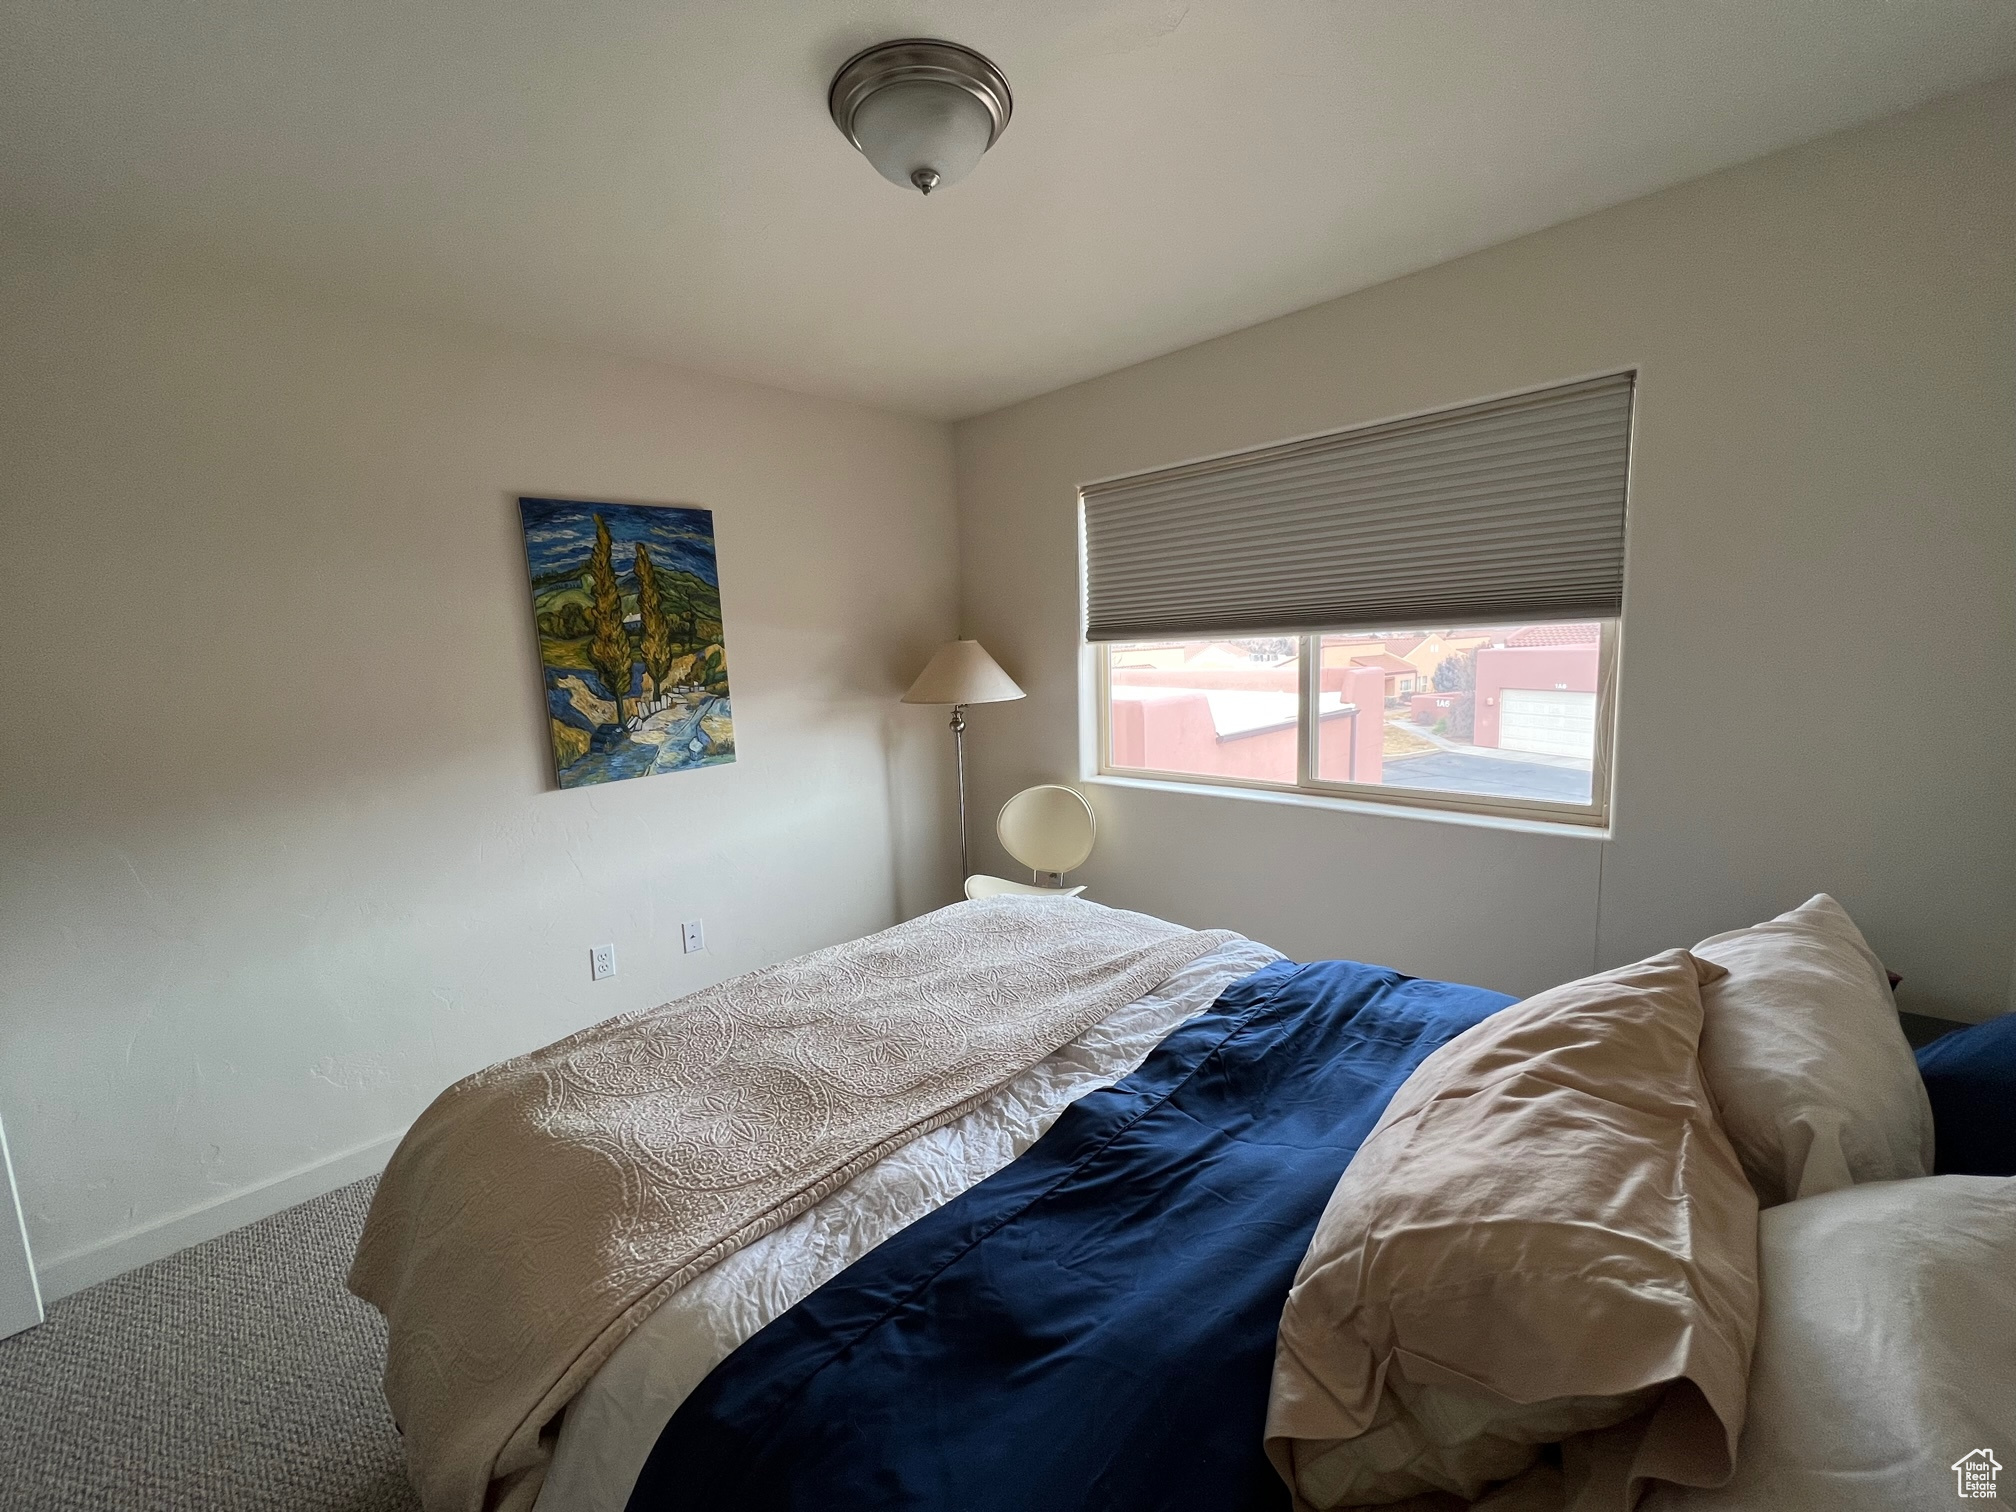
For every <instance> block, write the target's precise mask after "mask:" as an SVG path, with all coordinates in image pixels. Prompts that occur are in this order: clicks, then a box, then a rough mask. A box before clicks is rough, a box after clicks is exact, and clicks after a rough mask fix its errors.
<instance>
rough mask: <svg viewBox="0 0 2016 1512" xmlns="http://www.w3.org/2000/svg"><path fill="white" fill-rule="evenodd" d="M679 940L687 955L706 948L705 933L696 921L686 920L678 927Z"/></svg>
mask: <svg viewBox="0 0 2016 1512" xmlns="http://www.w3.org/2000/svg"><path fill="white" fill-rule="evenodd" d="M679 939H680V943H682V944H683V945H684V946H685V947H686V954H688V955H692V954H693V953H694V952H695V951H696V950H705V949H706V948H707V931H706V930H705V929H703V928H702V927H701V925H700V921H699V920H698V919H688V920H687V921H686V922H685V923H684V924H681V925H680V926H679Z"/></svg>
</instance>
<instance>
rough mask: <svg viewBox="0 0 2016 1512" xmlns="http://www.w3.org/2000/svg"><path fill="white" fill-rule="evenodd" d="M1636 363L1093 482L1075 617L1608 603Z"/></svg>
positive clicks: (1496, 610)
mask: <svg viewBox="0 0 2016 1512" xmlns="http://www.w3.org/2000/svg"><path fill="white" fill-rule="evenodd" d="M1631 396H1632V377H1631V375H1630V374H1628V373H1625V374H1620V375H1618V376H1615V377H1607V378H1594V379H1589V380H1587V381H1585V382H1580V383H1571V384H1564V385H1562V386H1561V387H1559V388H1552V389H1546V390H1542V391H1540V392H1538V393H1530V394H1520V395H1516V396H1514V397H1513V398H1509V399H1493V400H1489V401H1487V402H1485V403H1482V404H1472V405H1466V406H1464V407H1463V408H1460V409H1451V410H1443V411H1440V412H1438V413H1436V414H1432V415H1419V416H1415V417H1414V418H1412V419H1407V420H1394V421H1388V422H1385V423H1382V424H1378V425H1368V426H1363V427H1360V428H1358V429H1356V430H1347V431H1336V432H1333V433H1331V434H1329V435H1325V436H1314V437H1310V438H1308V439H1306V440H1302V441H1292V442H1288V443H1286V444H1284V445H1281V446H1268V447H1262V448H1259V449H1257V450H1254V451H1247V452H1240V453H1237V454H1235V455H1233V456H1227V457H1216V458H1213V459H1211V460H1209V461H1205V462H1192V463H1187V464H1185V465H1183V466H1180V467H1171V468H1165V469H1162V470H1161V471H1158V472H1150V473H1139V474H1136V475H1135V476H1133V477H1128V478H1115V479H1112V480H1110V481H1108V482H1104V483H1095V484H1092V485H1090V486H1088V487H1086V488H1085V489H1084V490H1083V491H1082V496H1083V499H1084V507H1085V591H1086V604H1085V621H1086V630H1085V633H1086V637H1087V639H1089V640H1094V641H1116V640H1174V639H1182V638H1188V637H1196V636H1217V635H1272V634H1297V633H1301V632H1305V631H1315V630H1348V629H1354V628H1364V627H1368V626H1381V627H1388V628H1392V627H1401V626H1407V625H1436V624H1445V625H1455V624H1491V623H1502V622H1510V621H1521V620H1561V619H1604V618H1609V617H1612V616H1615V615H1617V614H1618V613H1619V612H1620V611H1621V609H1622V606H1623V600H1624V483H1625V475H1626V471H1627V468H1628V465H1629V460H1630V446H1631Z"/></svg>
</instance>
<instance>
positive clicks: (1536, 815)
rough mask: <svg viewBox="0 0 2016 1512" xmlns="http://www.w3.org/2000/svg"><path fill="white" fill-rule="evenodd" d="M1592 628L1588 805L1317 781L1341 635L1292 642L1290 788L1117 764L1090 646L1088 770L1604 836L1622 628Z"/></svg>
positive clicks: (1105, 690)
mask: <svg viewBox="0 0 2016 1512" xmlns="http://www.w3.org/2000/svg"><path fill="white" fill-rule="evenodd" d="M1597 623H1598V626H1599V631H1598V636H1597V654H1596V751H1595V757H1594V760H1593V762H1592V763H1591V768H1590V773H1589V802H1587V803H1555V802H1550V801H1547V800H1544V799H1539V798H1494V797H1491V796H1489V795H1486V794H1481V793H1480V794H1472V793H1449V792H1437V791H1433V790H1430V789H1427V788H1407V787H1394V786H1388V785H1386V784H1384V783H1376V782H1336V781H1326V780H1324V779H1323V778H1320V777H1318V776H1317V775H1316V724H1317V722H1316V720H1315V719H1312V718H1311V717H1310V711H1311V710H1312V709H1315V708H1317V707H1319V706H1320V704H1321V699H1320V698H1319V697H1317V690H1318V687H1319V685H1320V680H1321V675H1322V654H1321V643H1322V640H1323V635H1324V634H1339V633H1346V632H1337V631H1330V632H1321V633H1308V634H1304V635H1300V636H1297V637H1296V640H1297V641H1298V642H1299V655H1300V660H1299V662H1298V666H1299V667H1300V668H1301V673H1302V675H1301V679H1300V682H1299V685H1298V691H1297V696H1296V701H1295V722H1296V730H1297V738H1296V743H1295V744H1296V760H1295V781H1293V782H1292V783H1289V782H1267V781H1265V780H1263V779H1260V778H1257V777H1227V776H1221V775H1218V774H1215V773H1212V774H1203V773H1197V772H1164V771H1157V770H1153V769H1150V768H1145V767H1122V766H1115V765H1114V764H1113V656H1112V644H1110V643H1102V642H1094V643H1092V644H1091V645H1090V647H1089V648H1088V649H1090V651H1091V652H1092V653H1093V673H1094V683H1095V687H1094V701H1095V703H1096V706H1097V711H1096V718H1097V731H1096V735H1095V739H1096V741H1097V747H1096V749H1095V751H1094V753H1093V759H1094V771H1095V773H1096V775H1098V776H1100V777H1112V778H1117V779H1121V780H1126V779H1130V778H1133V779H1142V780H1146V781H1150V782H1170V783H1181V784H1184V785H1186V786H1190V787H1200V788H1218V789H1225V790H1228V794H1229V795H1230V796H1240V795H1241V793H1242V790H1245V791H1250V792H1253V793H1256V794H1257V793H1299V794H1301V795H1303V796H1305V797H1312V798H1341V799H1349V800H1351V801H1353V802H1363V803H1371V804H1379V805H1382V806H1385V807H1388V808H1391V809H1394V810H1396V811H1401V812H1405V811H1406V810H1409V809H1414V810H1419V809H1428V810H1433V811H1437V812H1440V813H1444V814H1454V815H1463V814H1476V815H1484V816H1487V817H1490V818H1495V819H1515V820H1525V821H1529V822H1534V823H1541V824H1561V825H1573V826H1576V827H1578V828H1585V829H1599V830H1607V829H1608V828H1609V825H1610V809H1611V759H1612V756H1613V753H1614V751H1615V748H1616V729H1617V663H1618V659H1619V651H1620V649H1621V644H1622V640H1623V622H1622V621H1621V620H1615V619H1606V620H1599V621H1598V622H1597ZM1380 628H1382V629H1394V630H1402V629H1407V628H1410V627H1406V626H1397V625H1396V626H1381V627H1380ZM1411 628H1415V629H1431V628H1432V629H1436V630H1446V629H1448V628H1449V627H1448V626H1446V625H1435V626H1415V627H1411ZM1385 712H1386V711H1385V708H1384V704H1383V700H1382V703H1381V707H1380V709H1379V710H1378V713H1379V717H1380V720H1381V722H1382V723H1383V722H1384V720H1385Z"/></svg>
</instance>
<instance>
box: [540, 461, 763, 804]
mask: <svg viewBox="0 0 2016 1512" xmlns="http://www.w3.org/2000/svg"><path fill="white" fill-rule="evenodd" d="M518 517H519V522H520V523H521V524H522V525H523V526H524V530H525V562H526V567H527V570H528V571H529V572H530V573H531V576H532V618H533V623H534V624H535V625H536V626H537V628H538V634H539V664H540V669H541V673H542V675H543V677H544V679H545V688H546V722H547V727H548V729H549V730H550V731H551V733H552V739H553V770H554V773H555V775H556V776H557V777H558V779H559V783H560V786H561V787H563V788H572V787H586V786H588V785H589V784H591V783H597V782H618V781H621V780H622V779H623V778H625V777H650V776H653V775H655V774H656V773H659V772H679V771H684V770H686V769H687V768H689V767H702V766H716V765H719V764H720V763H722V762H726V761H733V760H734V759H735V717H734V710H733V707H732V705H731V704H730V702H729V696H728V653H727V651H726V649H725V648H724V646H723V644H722V631H721V578H720V574H719V572H718V571H717V570H716V567H715V562H714V514H713V511H712V510H707V509H692V508H688V507H686V506H684V505H672V504H595V503H588V502H585V501H583V500H579V499H528V498H521V499H519V501H518Z"/></svg>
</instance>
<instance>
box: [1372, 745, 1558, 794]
mask: <svg viewBox="0 0 2016 1512" xmlns="http://www.w3.org/2000/svg"><path fill="white" fill-rule="evenodd" d="M1383 772H1384V780H1385V783H1386V785H1387V786H1388V787H1411V788H1427V789H1428V790H1429V791H1431V792H1437V793H1481V794H1484V795H1485V796H1486V797H1490V798H1542V799H1547V800H1549V801H1551V802H1554V803H1587V802H1588V801H1589V772H1588V769H1587V768H1576V767H1569V766H1556V765H1553V764H1552V763H1544V764H1543V763H1542V762H1538V761H1515V760H1513V759H1512V758H1510V757H1507V756H1497V755H1494V756H1469V755H1464V754H1461V753H1459V752H1456V751H1430V752H1428V753H1427V754H1425V755H1422V756H1389V757H1388V758H1387V759H1386V762H1385V765H1384V768H1383Z"/></svg>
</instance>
